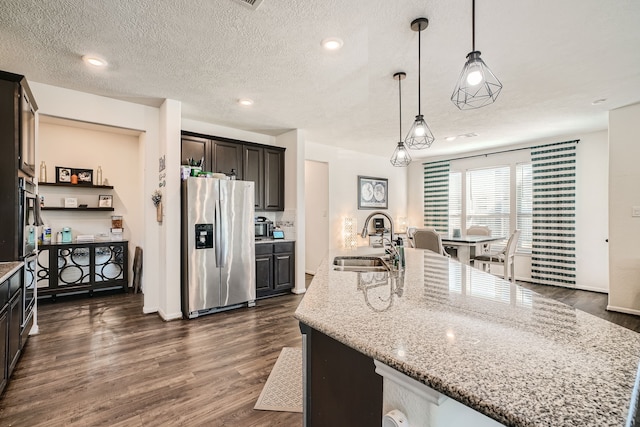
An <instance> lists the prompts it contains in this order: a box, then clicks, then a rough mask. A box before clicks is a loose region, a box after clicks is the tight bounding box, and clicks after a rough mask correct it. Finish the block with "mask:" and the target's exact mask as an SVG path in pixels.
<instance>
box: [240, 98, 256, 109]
mask: <svg viewBox="0 0 640 427" xmlns="http://www.w3.org/2000/svg"><path fill="white" fill-rule="evenodd" d="M238 104H240V105H244V106H245V107H248V106H250V105H253V99H249V98H240V99H238Z"/></svg>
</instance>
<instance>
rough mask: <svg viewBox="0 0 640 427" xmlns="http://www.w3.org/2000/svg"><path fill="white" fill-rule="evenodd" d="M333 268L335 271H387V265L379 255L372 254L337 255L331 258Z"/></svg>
mask: <svg viewBox="0 0 640 427" xmlns="http://www.w3.org/2000/svg"><path fill="white" fill-rule="evenodd" d="M333 265H334V266H335V267H333V269H334V270H337V271H360V272H370V271H389V270H390V269H389V266H388V265H387V263H386V262H385V261H384V260H383V259H382V258H380V257H372V256H338V257H335V258H334V259H333Z"/></svg>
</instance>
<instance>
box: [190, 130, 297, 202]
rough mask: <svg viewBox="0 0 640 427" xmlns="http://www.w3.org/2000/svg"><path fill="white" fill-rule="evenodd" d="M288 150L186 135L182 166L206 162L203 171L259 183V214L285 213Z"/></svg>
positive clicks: (257, 187)
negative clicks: (261, 212)
mask: <svg viewBox="0 0 640 427" xmlns="http://www.w3.org/2000/svg"><path fill="white" fill-rule="evenodd" d="M284 152H285V149H284V148H280V147H273V146H271V145H262V144H255V143H251V142H244V141H238V140H234V139H228V138H221V137H215V136H209V135H201V134H194V133H192V132H186V131H183V132H182V154H181V159H182V163H183V164H186V159H188V158H193V159H194V160H196V161H198V160H200V159H201V158H204V166H203V168H202V170H204V171H210V172H221V173H225V174H227V175H229V174H230V173H231V169H235V171H236V178H237V179H240V180H244V181H253V182H254V183H255V210H256V211H258V212H259V211H283V210H284Z"/></svg>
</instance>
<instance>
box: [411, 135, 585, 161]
mask: <svg viewBox="0 0 640 427" xmlns="http://www.w3.org/2000/svg"><path fill="white" fill-rule="evenodd" d="M568 142H575V143H576V144H578V143H579V142H580V140H579V139H572V140H569V141H562V142H553V143H551V144H543V145H533V146H531V147H521V148H512V149H510V150H502V151H494V152H493V153H485V154H473V155H471V156H463V157H455V158H453V159H445V160H436V161H433V162H424V163H422V164H423V165H426V164H429V163H438V162H450V161H452V160H464V159H472V158H474V157H488V156H492V155H494V154H503V153H511V152H513V151H522V150H531V149H532V148H538V147H546V146H549V145H557V144H566V143H568Z"/></svg>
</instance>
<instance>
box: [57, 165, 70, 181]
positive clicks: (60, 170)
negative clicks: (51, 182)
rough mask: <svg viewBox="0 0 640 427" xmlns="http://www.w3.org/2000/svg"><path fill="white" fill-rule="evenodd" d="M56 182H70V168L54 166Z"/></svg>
mask: <svg viewBox="0 0 640 427" xmlns="http://www.w3.org/2000/svg"><path fill="white" fill-rule="evenodd" d="M56 182H58V183H60V182H68V183H70V182H71V168H65V167H63V166H56Z"/></svg>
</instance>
